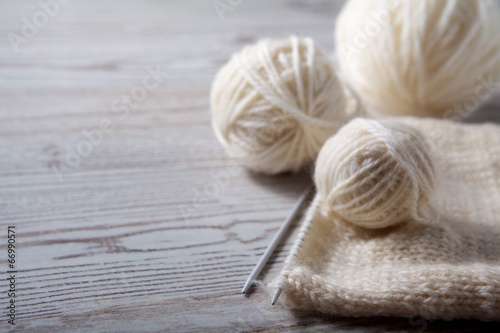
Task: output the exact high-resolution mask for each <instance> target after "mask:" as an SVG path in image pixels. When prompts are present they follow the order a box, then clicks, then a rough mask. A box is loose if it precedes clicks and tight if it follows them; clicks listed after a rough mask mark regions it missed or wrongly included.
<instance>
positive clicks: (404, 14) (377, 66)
mask: <svg viewBox="0 0 500 333" xmlns="http://www.w3.org/2000/svg"><path fill="white" fill-rule="evenodd" d="M499 12H500V10H499V6H498V3H495V1H494V0H480V1H472V0H439V1H436V0H418V1H417V0H371V1H366V0H349V1H348V2H347V4H346V5H345V7H344V8H343V10H342V11H341V13H340V15H339V17H338V20H337V24H336V53H337V57H338V60H339V64H340V67H341V71H340V72H341V73H342V75H343V76H345V79H346V80H348V82H349V84H350V86H351V88H353V89H354V90H355V91H356V92H357V93H358V94H359V95H360V97H361V99H362V100H363V102H364V103H365V106H366V107H367V112H368V113H369V114H372V115H396V116H399V115H414V116H429V117H438V118H452V119H456V118H463V117H466V116H468V115H469V114H471V113H472V112H473V111H474V110H475V109H477V107H478V106H479V105H480V104H482V103H483V102H485V101H486V100H487V99H488V98H489V96H490V95H492V93H494V92H495V86H494V85H492V84H490V83H491V82H492V81H493V82H495V80H496V79H495V78H499V77H500V14H499ZM492 78H493V79H492Z"/></svg>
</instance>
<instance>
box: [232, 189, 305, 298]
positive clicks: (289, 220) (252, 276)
mask: <svg viewBox="0 0 500 333" xmlns="http://www.w3.org/2000/svg"><path fill="white" fill-rule="evenodd" d="M311 188H312V185H311V186H308V187H307V188H306V189H305V190H304V192H303V193H302V195H301V196H300V198H299V200H297V202H296V203H295V206H294V207H293V209H292V211H291V212H290V215H288V217H287V218H286V220H285V222H284V223H283V224H282V225H281V227H280V229H279V230H278V232H277V233H276V235H274V238H273V239H272V240H271V243H270V244H269V246H268V247H267V249H266V251H265V252H264V254H263V255H262V257H261V258H260V260H259V262H258V263H257V266H255V268H254V269H253V271H252V274H250V276H249V277H248V279H247V282H245V286H244V287H243V290H241V293H242V294H245V293H246V292H247V291H248V289H249V288H250V286H251V285H252V282H253V281H254V280H255V278H256V277H257V276H258V275H259V274H260V272H261V271H262V268H264V266H265V265H266V263H267V261H268V260H269V258H270V257H271V255H272V254H273V252H274V250H275V249H276V246H277V245H278V244H279V242H280V241H281V238H283V235H284V234H285V232H286V230H287V229H288V228H289V227H290V225H291V224H292V222H293V221H294V219H295V216H296V215H297V213H298V212H299V208H300V207H301V206H302V204H303V203H304V201H305V200H306V198H307V195H308V194H309V191H310V190H311ZM273 304H274V303H273Z"/></svg>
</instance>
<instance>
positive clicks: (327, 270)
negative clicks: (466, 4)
mask: <svg viewBox="0 0 500 333" xmlns="http://www.w3.org/2000/svg"><path fill="white" fill-rule="evenodd" d="M371 122H373V120H371V121H367V120H357V119H356V120H353V121H352V122H351V123H350V124H348V125H346V127H345V128H350V130H351V131H352V133H351V136H352V138H356V137H358V139H357V140H358V141H357V143H356V145H354V144H353V142H352V141H344V142H340V141H334V139H332V141H331V142H327V146H325V149H331V150H330V151H331V154H336V153H337V154H338V156H322V155H323V153H325V154H327V155H330V154H328V152H329V151H327V150H325V151H322V152H321V153H320V157H319V159H318V163H324V164H325V165H324V166H320V165H318V166H317V170H316V172H318V168H320V169H321V168H323V167H325V168H326V167H328V164H330V166H329V167H330V168H331V169H332V170H333V169H335V168H338V169H339V170H344V169H345V170H344V171H342V175H341V176H335V177H333V176H332V175H330V174H329V173H331V174H333V173H335V171H329V172H326V173H325V175H322V174H319V175H318V174H316V181H318V183H317V187H318V193H317V194H316V197H315V199H314V201H313V203H312V204H311V206H310V208H309V210H308V212H307V214H306V219H305V223H304V225H303V226H302V228H301V231H300V234H299V236H298V238H297V240H296V242H295V244H294V246H293V248H292V250H291V252H290V254H289V256H288V257H287V259H286V262H285V266H284V268H283V271H282V273H281V275H280V277H279V278H278V279H277V280H276V282H275V286H280V287H281V288H283V295H282V297H283V300H284V301H285V303H286V304H287V305H288V306H290V307H293V308H300V309H306V310H312V309H314V310H317V311H321V312H325V313H330V314H335V315H342V316H355V317H358V316H398V317H408V318H411V317H415V316H420V317H422V318H424V319H444V320H451V319H457V318H462V319H480V320H500V126H498V125H493V124H482V125H466V124H459V123H454V122H451V121H437V120H431V119H421V118H411V117H398V118H393V119H388V120H386V121H385V120H384V121H383V122H381V123H380V126H381V127H379V126H374V125H373V124H372V123H371ZM410 128H411V129H410ZM380 131H381V132H382V133H385V131H388V132H389V133H393V134H396V135H399V136H400V137H401V138H402V139H403V140H406V139H408V138H409V137H412V138H413V139H412V140H413V141H414V145H415V146H412V145H411V144H410V143H405V144H403V146H407V147H408V148H409V151H411V152H412V153H411V154H410V155H413V156H410V157H408V158H410V159H414V161H413V162H412V163H410V164H405V163H406V162H401V164H400V165H401V168H402V169H401V170H402V174H399V171H396V172H395V173H394V176H395V178H394V179H392V178H391V177H385V175H386V174H385V173H384V170H385V172H390V170H392V169H393V168H394V165H395V164H393V163H391V161H392V160H391V158H394V156H397V154H396V155H391V154H389V155H388V148H384V145H385V146H393V147H397V146H399V145H400V144H399V143H397V142H391V140H387V139H386V138H384V139H383V140H381V141H380V142H384V144H383V145H381V143H379V142H377V140H379V139H373V137H371V136H372V135H373V133H378V132H380ZM398 133H399V134H398ZM338 135H339V138H340V137H344V138H346V137H348V136H347V135H346V134H345V133H343V130H341V131H340V132H339V133H338ZM379 135H380V134H377V135H376V136H377V137H378V136H379ZM365 137H368V138H371V140H364V139H363V138H365ZM363 140H364V141H363ZM398 140H399V139H398ZM332 143H337V146H339V147H328V146H330V144H332ZM397 149H398V148H395V150H396V151H397ZM344 150H347V151H348V152H351V154H349V153H348V152H347V151H344ZM339 152H340V153H339ZM342 156H345V158H343V157H342ZM372 156H375V158H374V160H380V161H382V162H380V164H377V165H379V166H380V170H379V169H378V168H376V166H375V165H373V166H367V165H368V164H366V163H365V162H364V161H365V160H366V159H367V158H368V159H370V158H372ZM403 156H404V152H401V156H400V157H403ZM328 158H330V160H329V159H328ZM386 161H387V162H386ZM358 162H359V163H358ZM356 163H357V164H356ZM371 163H373V162H370V164H371ZM398 163H399V162H398ZM383 165H385V166H383ZM416 165H420V170H414V169H412V168H413V167H414V166H416ZM359 170H365V171H366V173H364V172H361V173H360V174H361V175H360V176H359V177H358V171H359ZM374 170H375V171H374ZM410 170H413V171H412V172H414V173H417V174H418V173H420V175H415V176H414V177H410V175H409V171H410ZM431 170H434V171H431ZM321 172H324V170H322V171H321ZM321 172H320V173H321ZM369 174H373V176H374V177H375V178H376V179H380V181H381V182H382V183H383V184H382V185H380V187H379V188H380V191H379V192H380V193H384V195H383V197H384V198H385V199H384V200H389V201H391V202H395V201H394V200H397V199H395V198H394V196H393V192H392V190H391V189H390V188H389V187H393V190H394V189H397V188H398V187H400V186H403V185H401V184H406V185H404V186H403V188H404V189H407V190H408V192H407V195H408V197H407V199H408V201H406V199H405V200H403V201H402V202H403V203H402V204H401V205H402V206H407V205H408V204H409V203H411V200H414V201H415V200H417V203H416V207H417V208H418V207H419V206H420V203H418V201H419V200H423V199H425V200H424V201H422V203H430V204H431V205H432V208H433V209H434V210H435V212H436V213H437V214H428V215H426V214H417V215H414V214H409V215H408V216H406V217H405V218H402V217H403V215H400V214H399V212H398V213H392V212H393V211H398V210H397V207H393V209H392V210H391V209H388V210H387V212H389V213H387V212H385V210H383V211H384V212H383V214H382V213H381V214H376V217H375V218H373V219H371V214H370V213H369V209H370V208H371V209H373V210H375V211H376V210H379V209H380V207H381V206H384V203H386V202H384V200H382V201H381V200H377V199H373V200H368V199H369V198H372V195H373V194H372V193H369V192H370V189H371V188H372V187H373V186H377V184H375V183H371V184H370V185H369V186H368V187H366V193H369V194H367V195H366V197H365V198H362V199H359V200H360V202H355V201H353V200H356V199H355V198H354V197H353V196H351V194H350V193H351V192H352V193H357V192H356V191H355V190H352V188H353V187H354V188H355V187H356V184H355V183H356V182H355V181H354V180H356V181H357V182H361V183H362V182H363V181H364V179H366V178H368V179H370V178H371V176H370V175H369ZM432 174H434V175H435V177H432V176H431V175H432ZM331 179H335V180H337V179H339V180H340V182H332V181H331ZM405 179H407V180H405ZM431 179H434V180H433V182H434V186H431ZM329 181H330V183H327V182H329ZM413 181H418V182H419V184H424V183H426V182H427V183H426V184H425V185H424V186H422V187H420V185H418V186H417V187H418V188H419V191H418V193H419V194H418V195H415V193H412V191H413V189H414V188H415V187H414V184H412V182H413ZM321 182H325V184H322V183H321ZM420 182H422V183H420ZM339 184H343V185H339ZM385 185H387V187H385ZM358 186H364V185H358ZM336 187H339V189H338V190H339V193H338V194H334V193H333V192H332V191H330V190H333V189H334V188H336ZM401 191H402V192H401V193H406V192H405V191H406V190H401ZM427 191H431V192H430V193H429V192H427ZM358 194H359V193H358ZM361 196H363V194H361ZM334 197H340V198H344V199H342V200H341V202H340V203H338V202H336V201H335V200H339V199H338V198H337V199H333V198H334ZM403 197H405V196H404V195H403ZM332 203H333V206H332V207H330V208H328V209H325V208H324V207H328V205H329V204H332ZM372 203H378V204H379V205H380V206H378V205H372ZM414 203H415V202H414ZM358 206H359V207H361V208H360V209H356V208H355V207H358ZM390 206H391V205H385V207H386V208H388V207H390ZM338 207H341V210H340V211H339V213H338V214H334V213H332V211H335V210H338V209H339V208H338ZM350 210H351V212H354V213H350ZM345 211H347V213H345ZM410 211H411V209H410ZM417 212H418V209H417ZM378 216H389V217H390V219H392V218H393V221H396V220H398V221H399V223H388V225H387V226H385V225H384V224H379V219H378ZM396 216H401V219H399V218H398V219H396V218H395V217H396ZM356 218H360V220H359V221H362V223H360V222H359V221H358V220H356ZM369 220H372V221H371V222H372V223H376V226H378V227H379V228H375V225H369V224H367V223H368V221H369Z"/></svg>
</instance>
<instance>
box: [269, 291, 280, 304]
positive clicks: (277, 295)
mask: <svg viewBox="0 0 500 333" xmlns="http://www.w3.org/2000/svg"><path fill="white" fill-rule="evenodd" d="M280 295H281V288H276V291H275V292H274V296H273V300H272V302H271V305H274V304H276V301H277V300H278V298H279V297H280Z"/></svg>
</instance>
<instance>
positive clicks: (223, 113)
mask: <svg viewBox="0 0 500 333" xmlns="http://www.w3.org/2000/svg"><path fill="white" fill-rule="evenodd" d="M347 104H348V103H347ZM211 107H212V117H213V127H214V130H215V133H216V135H217V138H218V139H219V141H220V142H221V143H222V144H223V146H224V147H225V149H226V151H227V153H228V154H229V155H231V156H232V157H235V158H237V159H238V160H239V161H240V162H241V163H242V164H244V165H245V166H247V167H249V168H251V169H253V170H255V171H260V172H264V173H268V174H276V173H280V172H284V171H298V170H299V169H300V168H301V167H303V166H304V165H306V164H308V163H310V162H312V161H313V160H314V159H315V158H316V156H317V154H318V152H319V150H320V148H321V146H322V145H323V143H324V142H325V141H326V140H327V139H328V138H329V137H330V136H331V135H332V134H333V133H335V132H336V131H337V129H338V128H340V127H341V126H342V125H343V124H344V123H345V122H346V121H347V117H348V115H349V113H350V112H352V111H349V107H346V96H345V93H344V91H343V86H342V84H341V83H340V81H339V80H338V78H337V75H336V73H335V71H334V69H333V67H332V65H331V63H330V60H329V59H328V57H327V56H326V54H325V53H324V52H323V51H322V50H320V49H319V48H318V47H317V46H316V45H315V44H314V43H313V41H312V40H311V39H309V38H297V37H291V38H289V39H287V40H263V41H260V42H259V43H258V44H256V45H252V46H248V47H246V48H244V49H243V50H242V51H241V52H239V53H237V54H234V55H233V57H232V58H231V60H230V61H229V63H227V64H226V65H225V66H224V67H223V68H222V69H221V70H220V72H219V73H218V74H217V77H216V79H215V81H214V83H213V86H212V92H211ZM351 109H352V108H351Z"/></svg>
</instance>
